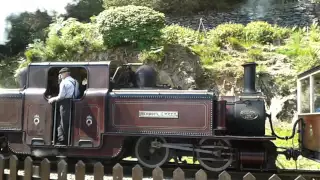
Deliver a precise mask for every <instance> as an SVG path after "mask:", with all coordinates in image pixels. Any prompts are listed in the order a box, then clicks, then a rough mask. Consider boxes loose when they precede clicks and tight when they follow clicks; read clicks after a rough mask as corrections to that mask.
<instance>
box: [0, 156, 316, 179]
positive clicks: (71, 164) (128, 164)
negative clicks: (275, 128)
mask: <svg viewBox="0 0 320 180" xmlns="http://www.w3.org/2000/svg"><path fill="white" fill-rule="evenodd" d="M5 162H6V163H5V168H6V169H5V172H4V173H5V176H6V178H9V173H10V170H9V159H6V161H5ZM66 162H67V163H68V180H72V179H75V176H74V173H75V164H76V163H77V162H78V161H77V160H67V161H66ZM94 163H95V162H91V163H88V162H86V163H85V164H86V178H85V179H88V180H90V179H94V178H93V172H94V171H93V165H94ZM119 163H120V164H121V166H122V167H123V177H124V179H131V177H132V168H133V167H134V166H135V165H137V161H120V162H119ZM33 164H34V165H35V166H38V165H40V160H35V161H34V163H33ZM57 164H58V163H57V161H51V174H50V179H57V178H58V176H57ZM102 164H103V166H104V173H105V177H104V179H112V170H113V167H114V165H115V164H112V163H102ZM178 167H180V168H181V169H182V170H183V171H184V174H185V178H186V179H188V180H191V179H194V178H195V174H196V173H197V172H198V170H200V169H203V168H202V167H201V166H200V165H191V164H180V165H179V166H177V165H176V164H174V163H169V164H166V165H164V166H162V167H161V169H162V170H163V176H164V178H165V179H172V177H173V171H174V170H175V169H176V168H178ZM17 169H18V170H19V171H18V179H23V176H24V171H23V170H24V162H23V161H21V160H20V161H19V163H18V167H17ZM226 171H227V172H228V173H229V174H230V176H231V178H232V180H242V179H243V177H244V176H245V175H246V174H247V173H248V172H250V173H251V174H252V175H253V176H254V177H255V178H256V179H259V180H269V179H270V177H271V176H272V175H273V174H277V176H278V177H279V178H280V179H281V180H289V179H290V180H294V179H296V178H297V177H298V176H299V175H302V176H303V177H304V178H305V179H306V180H320V173H319V171H310V170H278V171H270V172H261V171H257V170H251V171H248V170H246V171H243V172H239V171H235V170H233V169H227V170H226ZM205 172H206V173H207V177H208V179H213V180H215V179H219V178H218V177H219V173H215V172H210V171H205ZM143 175H144V179H152V169H147V168H143ZM33 179H40V177H39V176H37V172H36V174H35V175H34V177H33Z"/></svg>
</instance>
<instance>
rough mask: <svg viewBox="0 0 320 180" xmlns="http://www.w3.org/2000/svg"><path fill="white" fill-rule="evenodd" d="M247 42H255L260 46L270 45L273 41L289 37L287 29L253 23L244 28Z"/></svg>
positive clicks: (263, 23) (265, 23) (259, 22)
mask: <svg viewBox="0 0 320 180" xmlns="http://www.w3.org/2000/svg"><path fill="white" fill-rule="evenodd" d="M244 30H245V37H246V40H247V41H255V42H258V43H261V44H266V43H272V42H273V41H274V40H282V39H284V38H287V37H288V35H289V32H290V31H289V29H286V28H281V27H277V26H272V25H271V24H269V23H267V22H263V21H255V22H251V23H249V24H247V26H246V27H245V28H244Z"/></svg>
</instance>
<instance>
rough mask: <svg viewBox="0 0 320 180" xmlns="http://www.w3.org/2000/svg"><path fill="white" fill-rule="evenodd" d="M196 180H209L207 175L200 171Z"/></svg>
mask: <svg viewBox="0 0 320 180" xmlns="http://www.w3.org/2000/svg"><path fill="white" fill-rule="evenodd" d="M195 180H207V173H206V172H205V171H204V170H202V169H200V170H199V171H198V172H197V173H196V179H195Z"/></svg>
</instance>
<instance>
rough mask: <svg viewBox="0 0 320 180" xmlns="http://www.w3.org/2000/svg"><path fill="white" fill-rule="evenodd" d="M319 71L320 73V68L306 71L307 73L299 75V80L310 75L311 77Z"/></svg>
mask: <svg viewBox="0 0 320 180" xmlns="http://www.w3.org/2000/svg"><path fill="white" fill-rule="evenodd" d="M317 71H319V72H320V66H316V67H313V68H311V69H309V70H306V71H304V72H302V73H300V74H298V78H299V79H300V78H302V77H305V76H308V75H310V74H313V73H315V72H317Z"/></svg>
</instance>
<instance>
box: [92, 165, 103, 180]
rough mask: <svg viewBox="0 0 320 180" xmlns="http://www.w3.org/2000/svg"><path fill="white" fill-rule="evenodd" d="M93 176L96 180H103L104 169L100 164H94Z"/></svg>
mask: <svg viewBox="0 0 320 180" xmlns="http://www.w3.org/2000/svg"><path fill="white" fill-rule="evenodd" d="M93 176H94V180H103V176H104V167H103V165H102V164H101V163H100V162H98V163H96V164H94V170H93Z"/></svg>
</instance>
